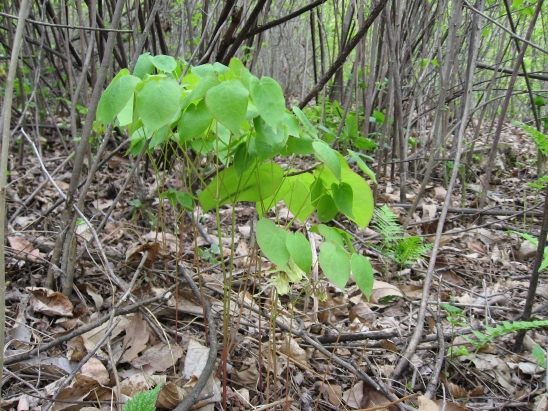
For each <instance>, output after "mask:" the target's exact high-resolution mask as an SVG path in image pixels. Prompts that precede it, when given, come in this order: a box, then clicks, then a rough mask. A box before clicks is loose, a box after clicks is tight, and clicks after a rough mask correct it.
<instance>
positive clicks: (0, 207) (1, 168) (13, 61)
mask: <svg viewBox="0 0 548 411" xmlns="http://www.w3.org/2000/svg"><path fill="white" fill-rule="evenodd" d="M31 4H32V3H29V1H28V0H22V1H21V7H20V8H19V21H18V22H17V29H16V31H15V37H14V39H13V47H12V48H11V58H10V67H9V71H8V78H7V80H6V89H5V94H4V104H3V107H4V110H3V113H2V120H0V122H1V123H2V152H1V154H0V241H1V242H2V243H1V244H0V348H1V350H0V351H1V352H0V380H1V379H2V370H3V367H4V341H5V331H6V254H5V248H4V244H5V238H4V237H5V235H6V221H7V219H6V188H7V177H8V162H9V148H10V125H11V107H12V103H13V86H14V84H15V74H16V72H17V63H18V60H19V51H20V50H21V46H22V44H23V30H24V29H25V19H26V18H27V15H28V12H29V9H30V5H31ZM0 385H1V383H0ZM0 388H1V386H0ZM0 398H1V393H0Z"/></svg>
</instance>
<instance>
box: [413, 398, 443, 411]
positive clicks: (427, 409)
mask: <svg viewBox="0 0 548 411" xmlns="http://www.w3.org/2000/svg"><path fill="white" fill-rule="evenodd" d="M417 400H418V401H419V411H438V410H439V407H438V404H436V403H435V402H434V401H432V400H431V399H429V398H426V397H425V396H424V395H421V396H419V397H418V398H417Z"/></svg>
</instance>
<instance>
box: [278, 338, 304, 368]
mask: <svg viewBox="0 0 548 411" xmlns="http://www.w3.org/2000/svg"><path fill="white" fill-rule="evenodd" d="M280 352H281V353H282V354H285V355H287V356H288V357H290V358H292V359H294V360H295V361H296V362H297V363H299V364H301V365H306V360H307V356H306V351H305V350H304V349H303V348H301V347H300V346H299V344H297V342H296V341H295V340H294V339H293V338H291V336H289V335H287V336H286V337H285V338H284V341H283V343H282V346H281V347H280Z"/></svg>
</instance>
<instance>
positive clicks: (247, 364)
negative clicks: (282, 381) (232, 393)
mask: <svg viewBox="0 0 548 411" xmlns="http://www.w3.org/2000/svg"><path fill="white" fill-rule="evenodd" d="M232 378H233V379H234V380H235V381H237V382H238V383H240V384H241V385H242V386H248V385H251V386H252V387H254V388H255V385H256V384H257V382H258V381H259V370H258V369H257V361H256V360H255V358H253V357H251V356H250V357H247V358H246V359H245V360H244V361H243V363H242V365H241V366H240V368H239V369H238V370H236V371H234V373H233V376H232Z"/></svg>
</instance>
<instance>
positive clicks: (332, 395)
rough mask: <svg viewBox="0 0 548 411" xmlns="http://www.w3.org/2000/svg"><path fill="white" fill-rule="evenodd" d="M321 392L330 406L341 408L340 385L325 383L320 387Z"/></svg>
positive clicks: (341, 395) (341, 393)
mask: <svg viewBox="0 0 548 411" xmlns="http://www.w3.org/2000/svg"><path fill="white" fill-rule="evenodd" d="M321 392H322V395H323V397H324V398H325V399H326V400H327V401H329V403H330V404H331V405H333V406H335V407H341V403H342V397H343V392H342V387H341V386H340V385H337V384H329V383H325V384H323V385H321Z"/></svg>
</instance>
